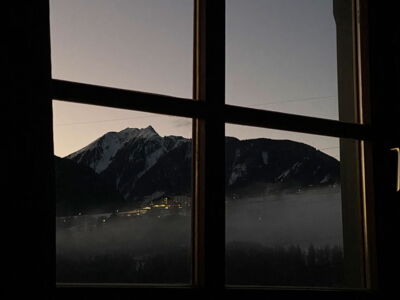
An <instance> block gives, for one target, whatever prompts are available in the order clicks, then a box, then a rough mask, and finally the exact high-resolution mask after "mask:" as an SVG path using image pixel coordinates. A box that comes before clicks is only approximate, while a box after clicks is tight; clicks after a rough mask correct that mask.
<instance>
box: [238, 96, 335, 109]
mask: <svg viewBox="0 0 400 300" xmlns="http://www.w3.org/2000/svg"><path fill="white" fill-rule="evenodd" d="M336 97H337V96H322V97H309V98H300V99H290V100H282V101H274V102H266V103H258V104H250V105H246V106H248V107H259V106H265V105H269V104H280V103H291V102H301V101H311V100H325V101H326V100H327V99H330V98H336Z"/></svg>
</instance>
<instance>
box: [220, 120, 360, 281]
mask: <svg viewBox="0 0 400 300" xmlns="http://www.w3.org/2000/svg"><path fill="white" fill-rule="evenodd" d="M257 130H258V138H250V139H249V138H245V137H246V136H253V135H254V133H252V131H256V132H257ZM226 131H227V135H230V134H231V135H234V136H239V137H241V138H240V139H239V138H233V137H227V138H226V256H227V257H226V265H227V269H226V276H227V284H229V285H281V286H282V285H285V286H320V287H338V286H344V285H345V274H344V273H345V269H344V248H343V244H344V237H343V222H342V218H343V216H342V209H343V208H342V199H343V196H342V192H343V188H342V184H341V175H340V174H341V172H340V171H341V163H340V158H339V152H340V151H339V148H340V147H339V139H337V138H329V137H319V136H312V135H306V134H299V133H297V134H296V133H289V132H281V131H276V130H267V129H256V128H249V127H245V126H236V125H227V126H226ZM288 137H289V138H288ZM309 144H311V145H313V146H310V145H309ZM353 189H354V187H353Z"/></svg>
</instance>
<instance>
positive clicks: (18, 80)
mask: <svg viewBox="0 0 400 300" xmlns="http://www.w3.org/2000/svg"><path fill="white" fill-rule="evenodd" d="M354 3H356V8H357V10H356V11H357V16H358V18H357V21H358V27H357V30H359V33H360V34H359V35H358V37H357V38H358V40H357V42H358V45H359V46H360V49H361V50H362V52H360V53H358V56H357V62H358V68H360V69H359V70H358V74H359V75H360V76H361V75H362V76H361V77H362V78H361V79H360V83H362V84H360V86H359V87H358V88H359V92H360V93H362V96H363V105H364V112H365V117H364V120H365V122H364V124H356V123H345V122H340V121H333V120H326V119H320V118H314V117H306V116H298V115H293V114H286V113H279V112H273V111H266V110H257V109H252V108H245V107H238V106H233V105H227V104H225V103H224V84H225V1H224V0H195V24H194V28H195V43H194V92H193V94H194V96H193V98H194V100H193V99H180V98H176V97H169V96H163V95H156V94H150V93H142V92H135V91H128V90H121V89H115V88H110V87H101V86H94V85H89V84H83V83H74V82H68V81H63V80H55V79H51V58H50V28H49V5H48V2H47V1H42V2H40V3H39V4H37V3H34V4H33V3H31V4H26V5H24V4H18V5H19V6H17V7H16V9H15V11H12V12H11V13H10V15H11V16H15V15H17V16H21V15H22V16H23V17H25V19H24V18H22V19H21V20H23V22H21V24H20V25H19V24H17V23H16V22H14V23H13V22H11V21H10V23H11V24H14V26H16V27H17V28H16V30H17V31H16V33H15V36H16V37H17V38H16V39H15V41H14V44H13V46H14V48H13V49H16V50H18V49H25V48H23V47H26V49H25V52H24V53H25V54H28V55H26V56H24V55H21V53H20V52H18V51H16V56H17V57H18V59H15V65H14V70H17V72H16V73H15V74H18V71H19V70H24V68H25V69H26V68H27V64H28V66H29V68H28V71H26V73H22V76H19V77H18V76H17V75H15V78H13V83H14V84H15V87H18V86H19V85H21V84H23V86H24V89H23V90H21V92H19V93H16V94H17V96H15V98H14V100H13V104H15V105H17V106H18V105H21V104H23V109H24V112H27V114H29V110H31V111H32V112H36V113H38V115H39V116H40V117H39V118H36V119H35V118H33V119H32V120H33V121H34V122H36V123H34V125H33V123H32V127H33V128H34V131H33V133H32V134H33V136H34V137H39V139H38V141H39V143H37V144H34V145H29V146H27V147H26V149H25V150H26V151H27V153H28V154H35V153H36V154H38V157H36V159H35V162H36V163H37V164H38V165H41V166H45V167H44V168H41V167H36V168H34V171H35V174H36V175H37V178H35V180H34V181H33V182H34V184H35V185H32V187H35V189H34V191H33V192H32V193H33V195H35V196H40V197H42V199H44V200H43V201H42V202H40V203H39V204H38V203H36V202H33V201H30V200H29V201H28V202H26V201H27V199H26V198H25V199H24V200H25V203H23V204H16V206H15V207H17V208H18V207H26V205H27V203H30V204H29V205H31V206H32V207H33V211H35V212H36V213H38V215H40V216H42V219H41V221H40V222H39V223H37V226H39V228H41V229H43V231H42V232H41V235H40V241H41V242H40V244H41V245H42V247H41V248H40V247H39V248H40V249H41V250H42V251H39V250H38V251H33V254H31V255H30V256H28V258H29V257H30V258H34V257H35V258H36V259H38V258H39V259H38V261H39V262H40V267H39V268H38V267H37V266H38V265H37V264H36V263H35V262H34V259H31V260H29V261H28V260H27V259H23V260H22V261H23V262H24V263H25V265H23V264H22V265H21V266H20V267H19V268H17V269H18V270H16V271H14V272H17V271H22V270H24V267H26V266H32V269H29V270H28V271H27V273H26V272H25V275H26V274H30V278H31V279H32V280H31V283H26V284H25V285H26V286H28V287H32V288H33V289H34V290H36V288H37V289H39V290H40V291H42V292H44V293H48V294H51V295H55V296H56V297H57V298H59V299H64V298H65V299H67V298H70V297H71V296H74V297H75V298H76V299H78V298H82V299H87V298H93V299H95V298H98V297H101V298H103V297H104V298H106V297H107V298H109V297H111V296H116V295H117V297H121V298H122V297H124V298H125V297H127V296H129V295H132V291H131V289H123V288H122V289H120V288H100V289H93V288H91V287H76V288H63V287H59V288H55V285H54V270H55V263H54V253H55V246H54V237H55V232H54V211H55V204H54V201H53V200H54V176H53V175H54V173H53V172H54V171H52V154H53V145H52V110H51V105H52V99H57V100H63V101H69V102H76V103H85V104H94V105H101V106H106V107H114V108H123V109H130V110H138V111H143V112H152V113H159V114H167V115H175V116H181V117H188V118H193V119H194V126H193V133H194V135H193V141H194V143H193V144H194V156H193V157H194V167H195V168H194V169H195V176H194V184H193V186H194V193H193V196H194V205H193V209H194V212H193V213H194V218H193V219H194V224H193V230H194V235H193V240H194V241H193V245H194V254H195V255H194V261H193V266H194V268H193V286H192V287H191V288H183V287H182V288H179V287H166V286H158V287H156V286H142V287H137V289H136V290H135V292H134V293H138V292H140V293H141V294H144V295H155V294H158V295H163V296H166V295H170V296H174V295H175V296H182V297H188V296H196V297H197V296H198V297H203V296H207V295H215V293H216V292H222V293H224V294H225V295H226V296H234V295H239V296H246V295H254V296H258V295H259V296H271V297H281V296H283V297H286V296H293V297H296V298H297V297H298V296H306V297H321V296H324V297H331V296H332V297H338V296H339V297H340V296H342V295H343V296H365V295H374V291H387V290H390V289H391V287H392V285H393V283H395V279H391V277H390V275H389V274H388V271H389V270H391V269H393V267H391V266H390V263H388V262H387V261H386V260H385V256H386V254H387V253H389V254H392V252H391V250H390V243H389V242H386V241H385V240H384V238H383V236H385V234H387V233H388V232H389V233H390V232H393V231H391V230H392V229H391V228H392V227H393V226H392V225H393V224H394V223H393V222H394V221H393V220H392V219H389V221H388V222H383V220H384V219H385V218H386V217H387V216H392V212H393V211H394V209H393V208H397V207H398V203H397V204H394V202H385V201H376V198H379V199H381V198H382V197H386V198H387V199H393V198H394V197H397V196H398V193H395V192H393V191H392V189H391V187H390V185H389V183H390V182H389V183H388V181H384V179H387V178H389V177H388V176H389V175H387V174H386V171H387V170H390V161H389V158H388V157H389V156H388V155H387V153H386V151H387V150H388V148H393V147H398V145H399V137H398V135H396V134H391V133H389V128H390V126H393V124H395V123H393V122H391V120H393V119H394V118H393V117H392V118H391V119H389V120H385V113H384V112H385V109H387V107H394V108H397V106H396V104H394V105H392V102H390V100H382V101H386V102H384V103H385V105H386V108H385V107H384V108H382V106H384V105H383V104H380V102H379V101H377V100H376V99H377V98H379V97H380V96H382V95H396V94H395V93H396V91H394V90H393V89H390V86H389V89H387V87H388V84H387V83H384V82H382V80H381V78H382V77H385V76H384V75H382V74H389V75H390V74H392V75H393V79H392V78H390V77H389V82H390V83H395V81H393V80H395V78H397V77H396V76H395V75H398V73H396V70H394V69H390V68H387V66H389V65H390V60H389V58H392V57H396V54H395V53H392V52H390V51H389V55H388V58H387V60H385V55H384V54H387V53H385V52H384V51H383V50H381V49H380V47H379V42H381V41H383V39H384V38H386V39H388V38H390V32H392V31H393V32H397V33H398V31H396V30H395V29H393V27H391V28H390V29H388V28H387V27H390V26H393V25H394V24H396V23H395V22H394V21H393V20H392V19H390V18H388V19H387V20H386V19H385V18H384V17H382V16H386V15H388V14H389V15H390V13H391V12H390V11H388V10H387V8H386V7H385V6H384V5H382V6H380V5H379V4H377V3H373V2H372V1H362V0H355V2H354ZM382 20H385V22H383V24H382V23H380V22H381V21H382ZM18 26H20V27H18ZM385 26H386V27H385ZM14 29H15V28H14ZM385 30H386V31H385ZM382 32H385V33H386V32H389V34H385V35H383V36H382V35H381V33H382ZM32 37H33V39H32ZM361 50H360V51H361ZM10 57H12V56H10ZM397 57H398V56H397ZM382 61H383V66H384V67H386V68H383V67H382ZM12 74H14V73H12ZM389 75H388V76H389ZM380 76H381V77H380ZM385 88H386V89H385ZM388 90H389V92H388ZM385 93H386V94H385ZM379 99H382V98H379ZM16 110H17V108H16V107H14V108H13V111H16ZM389 115H391V116H395V114H390V112H389ZM225 123H233V124H239V125H250V126H257V127H265V128H272V129H280V130H287V131H295V132H303V133H310V134H318V135H326V136H332V137H338V138H351V139H356V140H362V141H364V142H363V143H364V147H363V148H362V151H361V152H362V156H363V162H364V165H363V168H364V170H365V174H366V175H365V178H364V181H365V186H364V188H365V190H367V191H366V192H365V193H366V194H368V195H374V196H375V197H371V199H368V200H366V201H367V202H368V203H365V204H366V208H365V210H364V217H365V219H364V220H363V222H364V223H363V226H365V228H367V229H368V236H367V238H368V239H367V241H366V243H367V247H366V249H367V250H368V251H370V253H369V259H370V261H369V263H370V264H371V265H370V266H369V267H370V272H375V271H376V276H372V278H369V280H370V283H369V284H368V286H367V288H366V289H361V290H359V289H341V290H326V289H318V288H315V289H314V288H313V289H307V288H279V287H278V288H269V287H266V288H259V289H253V288H243V287H238V288H229V289H228V288H226V287H225V265H224V254H225V242H224V226H225V216H224V214H225V207H224V201H220V200H219V201H218V199H224V165H223V162H224V151H223V146H224V137H225V132H224V127H225ZM24 137H25V138H26V137H27V135H24ZM26 139H27V138H26ZM40 141H41V142H40ZM16 143H18V142H16ZM215 149H217V151H215ZM46 166H47V168H46ZM389 181H390V180H389ZM387 199H386V200H387ZM18 205H20V206H18ZM396 205H397V206H396ZM15 207H14V208H15ZM26 216H27V219H28V220H29V222H30V221H32V220H33V219H32V218H31V217H30V216H29V215H26ZM24 222H26V223H24V225H27V224H28V221H24ZM21 226H22V225H21ZM215 226H216V227H215ZM51 228H53V229H51ZM216 228H217V229H216ZM32 233H33V231H32ZM375 236H376V238H375ZM28 239H29V238H28ZM16 244H17V245H20V244H18V242H16ZM378 245H379V246H378ZM17 253H18V252H17ZM393 257H394V256H392V258H393ZM373 261H375V262H373ZM35 266H36V267H35ZM39 269H40V271H38V270H39ZM21 273H22V272H21ZM33 274H36V275H37V276H34V275H33ZM15 277H16V278H20V281H19V282H18V283H16V285H15V286H18V285H21V284H22V285H24V283H23V282H24V279H25V280H26V278H24V276H21V275H20V277H17V276H15ZM391 284H392V285H391ZM43 288H44V289H43Z"/></svg>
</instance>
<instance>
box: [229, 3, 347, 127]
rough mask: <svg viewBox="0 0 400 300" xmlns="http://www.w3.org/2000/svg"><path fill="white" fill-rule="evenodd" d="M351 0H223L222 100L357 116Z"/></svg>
mask: <svg viewBox="0 0 400 300" xmlns="http://www.w3.org/2000/svg"><path fill="white" fill-rule="evenodd" d="M351 2H352V1H347V0H321V1H314V0H252V1H242V0H227V1H226V18H227V25H226V96H227V97H226V101H227V103H228V104H233V105H239V106H246V107H253V108H257V109H267V110H272V111H280V112H285V113H293V114H299V115H307V116H313V117H321V118H328V119H335V120H338V119H339V118H340V120H345V119H346V121H351V122H354V120H348V118H346V116H342V115H341V113H340V112H339V108H340V107H339V104H340V106H342V105H346V104H345V102H350V103H352V102H354V100H353V99H354V98H352V97H353V94H352V93H353V90H352V85H351V83H352V76H353V71H352V55H353V50H352V47H353V46H352V42H351V41H352V21H351ZM343 3H344V4H345V5H343ZM334 14H335V16H334ZM338 100H340V101H339V102H340V103H338ZM342 100H343V101H342ZM341 102H343V103H344V104H342V103H341Z"/></svg>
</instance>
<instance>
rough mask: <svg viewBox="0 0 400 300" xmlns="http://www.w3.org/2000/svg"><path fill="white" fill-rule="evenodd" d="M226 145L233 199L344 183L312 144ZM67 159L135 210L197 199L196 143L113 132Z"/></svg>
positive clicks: (147, 131) (148, 132) (148, 131)
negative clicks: (158, 201)
mask: <svg viewBox="0 0 400 300" xmlns="http://www.w3.org/2000/svg"><path fill="white" fill-rule="evenodd" d="M225 145H226V147H225V157H226V158H225V160H226V162H225V172H226V180H225V181H226V182H225V183H226V195H227V197H228V198H229V197H232V195H236V196H237V195H242V196H245V195H246V193H248V192H249V191H251V192H257V193H266V192H267V191H273V190H277V191H279V190H297V189H302V188H305V187H307V186H314V185H331V184H336V183H339V178H340V174H339V162H338V161H337V160H336V159H334V158H332V157H330V156H329V155H327V154H325V153H323V152H321V151H319V150H317V149H315V148H313V147H311V146H309V145H306V144H303V143H299V142H294V141H290V140H272V139H266V138H258V139H246V140H239V139H237V138H233V137H226V139H225ZM63 159H66V160H71V161H73V162H75V163H76V164H77V165H80V166H85V167H88V168H90V169H92V170H93V171H94V173H96V176H98V178H99V180H100V181H102V182H104V183H106V184H107V185H110V186H113V188H114V189H115V190H116V191H117V192H118V193H119V194H120V195H121V196H122V198H123V199H124V201H125V202H126V203H131V204H132V205H140V203H143V199H145V198H146V199H148V198H149V197H151V195H152V194H154V195H158V197H159V196H160V195H168V196H174V195H190V194H191V184H192V179H191V178H192V177H191V170H192V141H191V139H188V138H184V137H180V136H164V137H161V136H160V135H159V134H158V133H157V132H156V131H155V130H154V128H153V127H151V126H149V127H146V128H142V129H139V128H129V127H128V128H125V129H124V130H121V131H119V132H108V133H106V134H104V135H102V136H101V137H99V138H98V139H96V140H95V141H93V142H92V143H90V144H89V145H87V146H86V147H83V148H82V149H80V150H78V151H75V152H73V153H71V154H70V155H67V156H66V157H64V158H63Z"/></svg>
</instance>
